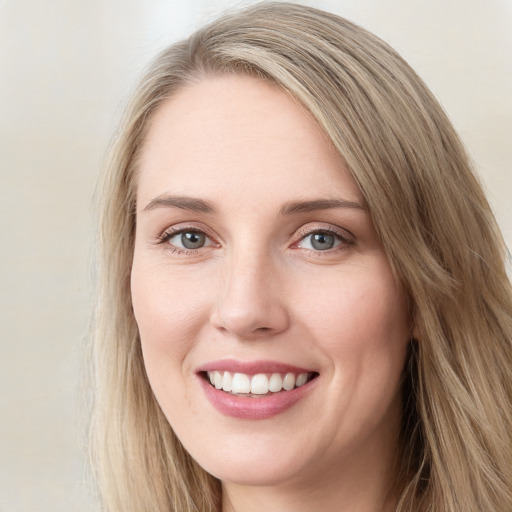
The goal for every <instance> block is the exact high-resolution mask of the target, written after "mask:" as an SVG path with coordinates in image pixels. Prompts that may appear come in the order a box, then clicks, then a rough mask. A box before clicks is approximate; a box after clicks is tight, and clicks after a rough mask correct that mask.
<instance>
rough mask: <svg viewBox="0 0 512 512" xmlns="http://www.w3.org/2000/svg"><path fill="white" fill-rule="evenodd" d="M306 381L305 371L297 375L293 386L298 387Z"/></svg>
mask: <svg viewBox="0 0 512 512" xmlns="http://www.w3.org/2000/svg"><path fill="white" fill-rule="evenodd" d="M307 381H308V374H307V373H300V374H299V375H297V379H296V380H295V386H297V387H298V388H300V387H301V386H304V384H306V382H307Z"/></svg>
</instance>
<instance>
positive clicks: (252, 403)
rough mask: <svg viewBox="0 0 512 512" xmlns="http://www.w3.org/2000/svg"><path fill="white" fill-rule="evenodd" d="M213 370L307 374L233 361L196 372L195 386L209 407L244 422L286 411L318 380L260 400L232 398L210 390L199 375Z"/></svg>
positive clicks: (277, 365) (292, 368) (290, 368)
mask: <svg viewBox="0 0 512 512" xmlns="http://www.w3.org/2000/svg"><path fill="white" fill-rule="evenodd" d="M214 370H218V371H229V372H233V373H236V372H239V373H245V374H247V375H255V374H257V373H287V372H292V373H296V374H299V373H306V372H308V370H306V369H304V368H298V367H296V366H290V365H287V364H282V363H276V362H273V361H255V362H242V361H234V360H222V361H214V362H211V363H207V364H205V365H203V366H201V367H200V368H198V370H197V377H198V381H199V384H200V386H201V388H202V389H203V391H204V393H205V395H206V398H207V399H208V401H209V402H210V403H211V404H212V405H213V407H215V409H217V410H218V411H219V412H220V413H221V414H224V415H225V416H231V417H233V418H240V419H248V420H262V419H267V418H271V417H273V416H276V415H277V414H280V413H282V412H284V411H286V410H287V409H289V408H290V407H292V406H293V405H295V404H296V403H297V402H298V401H299V400H301V399H302V398H304V397H305V396H306V395H307V394H308V393H309V392H310V391H311V390H312V389H314V386H315V384H316V382H317V380H318V379H317V378H315V379H313V380H311V381H309V382H308V383H307V384H304V386H301V387H298V388H295V389H293V390H291V391H281V392H279V393H273V394H269V395H265V396H260V397H247V396H237V395H232V394H230V393H226V392H225V391H222V390H219V389H216V388H214V387H213V386H212V385H211V384H210V383H209V382H208V381H207V380H206V379H205V378H204V375H203V372H207V371H214Z"/></svg>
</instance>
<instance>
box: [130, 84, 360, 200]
mask: <svg viewBox="0 0 512 512" xmlns="http://www.w3.org/2000/svg"><path fill="white" fill-rule="evenodd" d="M269 187H270V188H272V189H273V190H280V191H281V192H282V195H283V196H285V195H288V196H294V197H297V198H300V197H306V196H309V195H310V193H309V192H310V191H311V193H313V192H314V193H315V194H317V195H318V194H320V195H324V196H326V197H327V196H332V195H333V194H334V193H335V191H337V190H338V189H340V192H341V193H342V194H343V196H344V197H345V198H346V199H349V200H354V201H356V200H358V199H360V193H359V190H358V188H357V185H356V184H355V182H354V180H353V178H352V177H351V175H350V173H349V172H348V171H347V170H346V168H345V166H344V164H343V160H342V158H341V157H340V156H339V155H338V153H337V152H336V150H335V149H334V147H333V145H332V143H331V142H330V140H329V139H328V137H327V136H326V135H325V133H324V132H323V131H322V130H321V128H320V127H319V125H318V123H317V122H316V121H315V120H314V118H313V117H312V115H311V114H309V112H307V111H306V110H305V109H304V108H302V106H301V105H300V104H299V103H298V102H297V101H295V100H294V99H293V98H292V97H291V96H290V95H289V94H287V93H286V92H284V91H283V90H281V89H279V88H278V87H277V86H275V85H273V84H271V83H269V82H266V81H264V80H261V79H256V78H253V77H249V76H221V77H211V78H205V79H203V80H201V81H199V82H197V83H194V84H191V85H187V86H186V87H184V88H183V89H181V90H180V91H179V92H178V93H176V94H175V95H174V96H172V97H171V98H169V99H168V100H167V101H166V102H164V103H163V104H162V106H161V107H160V108H159V109H158V110H157V111H156V113H155V114H154V116H153V118H152V119H151V121H150V125H149V128H148V133H147V137H146V141H145V145H144V147H143V150H142V153H141V158H140V164H139V182H138V191H137V195H138V201H140V202H144V201H146V202H147V201H149V200H151V199H152V198H153V197H155V196H156V195H158V194H162V193H171V192H172V193H173V194H178V195H179V194H182V195H190V194H195V195H199V196H201V197H206V198H208V199H210V196H212V195H215V193H216V192H219V193H220V192H223V193H226V191H228V192H229V190H230V189H231V190H232V191H233V192H234V191H235V190H236V191H237V192H238V193H252V194H256V193H257V192H258V190H259V189H262V190H261V191H262V193H265V190H266V189H268V188H269ZM267 191H268V190H267ZM211 199H213V200H215V199H216V198H215V197H211Z"/></svg>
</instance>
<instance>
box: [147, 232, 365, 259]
mask: <svg viewBox="0 0 512 512" xmlns="http://www.w3.org/2000/svg"><path fill="white" fill-rule="evenodd" d="M187 232H190V233H198V234H202V235H204V236H205V237H206V238H208V239H209V240H210V241H211V242H213V243H212V244H211V245H209V246H206V247H210V246H215V245H217V246H218V243H217V242H215V240H214V238H213V237H212V236H211V235H209V234H208V232H207V231H206V230H204V229H202V228H198V227H197V226H179V227H171V228H170V229H168V230H166V231H164V232H163V233H162V234H161V235H160V236H159V237H158V238H157V240H156V244H157V245H163V244H168V247H167V249H168V250H169V251H171V253H176V254H184V255H193V254H197V253H198V252H199V251H200V250H201V249H204V248H205V246H203V247H200V248H198V249H187V248H185V247H176V246H173V245H171V244H169V243H168V242H169V240H171V238H173V237H174V236H176V235H179V234H181V233H187ZM315 234H328V235H333V236H334V237H335V238H336V239H337V241H339V242H340V243H339V245H338V246H336V247H333V248H330V249H326V250H323V251H322V250H315V249H303V248H301V247H298V245H299V244H300V243H301V242H303V241H304V240H305V239H306V238H307V237H308V236H312V235H315ZM297 236H298V240H297V241H296V242H294V243H293V244H292V245H291V247H292V248H293V249H303V250H306V251H310V252H312V253H314V254H315V255H316V256H319V257H321V256H322V255H323V254H332V253H334V252H337V251H343V250H347V249H348V248H350V247H352V246H353V245H355V243H356V240H355V237H354V235H352V233H350V232H347V233H346V234H345V233H343V232H341V230H338V229H335V228H333V227H331V226H328V227H323V226H315V227H314V228H311V227H310V228H304V229H302V230H299V232H298V233H297Z"/></svg>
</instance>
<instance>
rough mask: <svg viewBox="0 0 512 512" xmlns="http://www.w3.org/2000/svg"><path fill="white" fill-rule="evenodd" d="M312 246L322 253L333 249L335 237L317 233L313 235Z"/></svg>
mask: <svg viewBox="0 0 512 512" xmlns="http://www.w3.org/2000/svg"><path fill="white" fill-rule="evenodd" d="M311 245H312V246H313V247H314V248H315V249H318V250H320V251H325V250H326V249H331V248H332V247H333V246H334V236H333V235H329V234H327V233H316V234H315V235H313V239H312V240H311Z"/></svg>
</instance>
